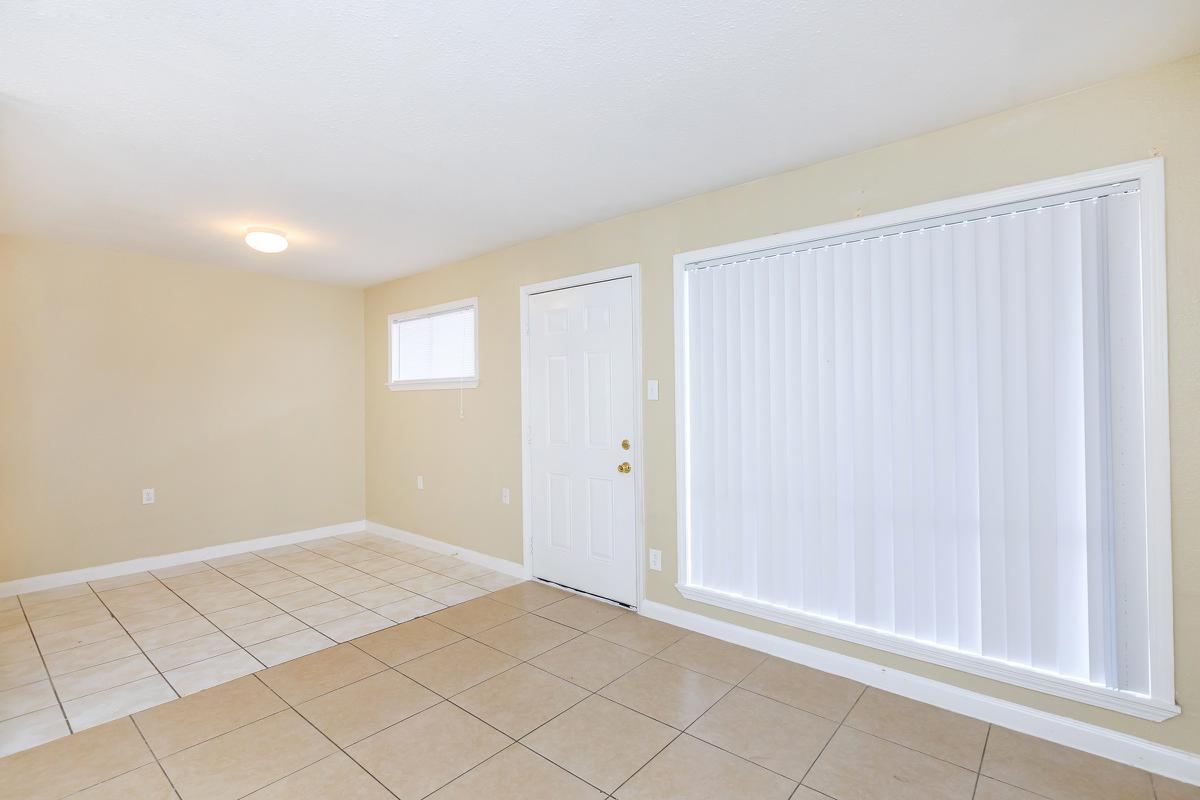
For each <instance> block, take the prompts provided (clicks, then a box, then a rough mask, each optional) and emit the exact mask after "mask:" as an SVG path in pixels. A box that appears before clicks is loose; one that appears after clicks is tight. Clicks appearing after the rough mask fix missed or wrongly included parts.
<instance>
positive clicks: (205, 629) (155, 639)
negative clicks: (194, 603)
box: [133, 617, 217, 650]
mask: <svg viewBox="0 0 1200 800" xmlns="http://www.w3.org/2000/svg"><path fill="white" fill-rule="evenodd" d="M216 630H217V626H216V625H213V624H212V623H211V622H209V621H208V620H206V619H205V618H204V617H191V618H189V619H185V620H182V621H180V622H171V623H168V624H166V625H161V626H159V627H157V628H150V629H149V630H144V631H138V632H137V633H135V634H133V638H134V639H135V640H136V641H137V643H138V644H139V645H141V646H142V649H144V650H157V649H159V648H160V647H167V646H168V645H172V644H178V643H179V642H186V641H188V640H189V639H195V638H197V637H199V636H204V635H206V634H209V633H215V632H216Z"/></svg>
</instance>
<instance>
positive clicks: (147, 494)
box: [142, 489, 154, 506]
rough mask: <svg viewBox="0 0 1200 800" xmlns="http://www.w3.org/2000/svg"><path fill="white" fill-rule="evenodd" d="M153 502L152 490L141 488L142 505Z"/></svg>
mask: <svg viewBox="0 0 1200 800" xmlns="http://www.w3.org/2000/svg"><path fill="white" fill-rule="evenodd" d="M153 504H154V490H153V489H142V505H144V506H149V505H153Z"/></svg>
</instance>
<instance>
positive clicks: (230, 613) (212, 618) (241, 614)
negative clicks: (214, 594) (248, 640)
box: [208, 600, 280, 630]
mask: <svg viewBox="0 0 1200 800" xmlns="http://www.w3.org/2000/svg"><path fill="white" fill-rule="evenodd" d="M279 613H280V610H279V607H278V606H276V605H275V604H274V603H271V602H270V601H268V600H258V601H256V602H253V603H247V604H246V605H244V606H234V607H233V608H227V609H225V610H224V611H214V612H213V613H212V614H209V615H208V621H209V622H211V623H212V624H213V625H216V626H217V627H218V628H220V629H221V630H228V629H229V628H237V627H240V626H242V625H249V624H250V623H251V622H259V621H260V620H264V619H268V618H270V617H275V616H278V615H279Z"/></svg>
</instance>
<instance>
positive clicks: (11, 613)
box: [0, 606, 26, 630]
mask: <svg viewBox="0 0 1200 800" xmlns="http://www.w3.org/2000/svg"><path fill="white" fill-rule="evenodd" d="M14 625H26V619H25V612H24V611H23V610H22V609H21V607H20V606H17V607H16V608H7V609H4V610H3V611H0V630H2V629H4V628H11V627H12V626H14Z"/></svg>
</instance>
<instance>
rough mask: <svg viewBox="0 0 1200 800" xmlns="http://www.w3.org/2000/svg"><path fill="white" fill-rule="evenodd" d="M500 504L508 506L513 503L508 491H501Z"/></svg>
mask: <svg viewBox="0 0 1200 800" xmlns="http://www.w3.org/2000/svg"><path fill="white" fill-rule="evenodd" d="M500 502H501V503H504V505H508V504H509V503H511V502H512V495H511V494H509V492H508V489H501V490H500Z"/></svg>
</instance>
